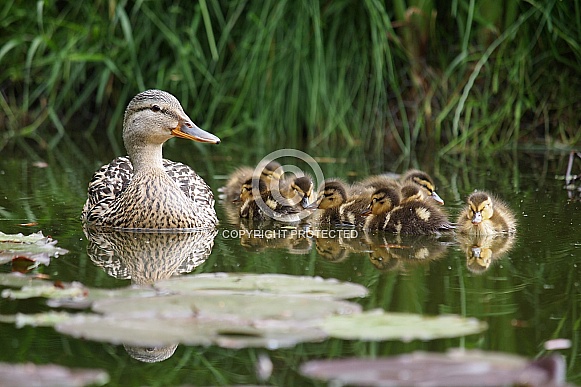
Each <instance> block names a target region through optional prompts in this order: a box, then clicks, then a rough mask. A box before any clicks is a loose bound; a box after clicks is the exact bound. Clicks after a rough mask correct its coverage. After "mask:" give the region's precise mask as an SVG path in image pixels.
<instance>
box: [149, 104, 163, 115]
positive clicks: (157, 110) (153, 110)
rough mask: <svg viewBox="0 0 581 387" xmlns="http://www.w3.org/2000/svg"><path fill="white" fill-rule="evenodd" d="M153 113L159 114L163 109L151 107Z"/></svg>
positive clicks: (157, 106)
mask: <svg viewBox="0 0 581 387" xmlns="http://www.w3.org/2000/svg"><path fill="white" fill-rule="evenodd" d="M151 111H152V112H156V113H157V112H160V111H161V108H160V107H159V105H151Z"/></svg>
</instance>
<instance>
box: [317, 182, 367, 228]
mask: <svg viewBox="0 0 581 387" xmlns="http://www.w3.org/2000/svg"><path fill="white" fill-rule="evenodd" d="M369 200H370V198H369V197H367V196H366V195H365V194H359V191H358V190H352V189H351V187H349V186H348V185H347V184H346V183H344V182H343V181H341V180H338V179H328V180H325V181H324V182H323V184H322V185H321V187H320V188H319V193H318V199H317V201H316V202H315V203H314V204H312V205H311V206H309V208H317V209H320V210H322V211H321V212H319V213H318V214H317V215H316V216H315V219H316V222H317V223H330V224H343V225H362V224H363V222H364V220H365V216H364V215H363V212H364V210H365V208H366V207H367V206H368V204H369Z"/></svg>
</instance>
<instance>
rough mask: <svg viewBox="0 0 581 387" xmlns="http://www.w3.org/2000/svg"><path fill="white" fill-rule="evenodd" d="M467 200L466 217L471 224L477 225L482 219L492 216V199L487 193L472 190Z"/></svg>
mask: <svg viewBox="0 0 581 387" xmlns="http://www.w3.org/2000/svg"><path fill="white" fill-rule="evenodd" d="M467 202H468V207H469V211H468V213H467V214H468V219H470V220H471V221H472V224H473V225H479V224H480V223H482V221H484V220H488V219H490V218H492V215H494V209H493V208H492V199H491V198H490V196H489V195H488V194H487V193H484V192H474V193H473V194H471V195H470V196H468V199H467Z"/></svg>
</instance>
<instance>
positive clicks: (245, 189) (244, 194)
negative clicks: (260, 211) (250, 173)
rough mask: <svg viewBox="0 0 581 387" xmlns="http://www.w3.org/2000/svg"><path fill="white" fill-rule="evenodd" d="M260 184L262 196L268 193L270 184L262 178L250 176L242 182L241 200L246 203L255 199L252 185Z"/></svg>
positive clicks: (259, 189)
mask: <svg viewBox="0 0 581 387" xmlns="http://www.w3.org/2000/svg"><path fill="white" fill-rule="evenodd" d="M256 184H258V192H259V194H260V195H261V196H262V195H264V194H266V193H268V186H267V185H266V183H265V182H264V180H262V179H254V178H250V179H248V180H246V181H245V182H244V183H242V187H241V188H240V200H239V201H241V202H242V203H246V202H248V201H250V200H254V199H255V197H254V195H253V194H252V186H253V185H256Z"/></svg>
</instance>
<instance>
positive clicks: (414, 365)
mask: <svg viewBox="0 0 581 387" xmlns="http://www.w3.org/2000/svg"><path fill="white" fill-rule="evenodd" d="M301 373H302V374H303V375H306V376H308V377H311V378H316V379H322V380H326V381H333V382H334V384H339V385H344V384H349V385H358V386H451V387H452V386H504V385H519V386H520V385H522V386H524V385H526V386H546V385H554V386H556V385H559V386H562V385H563V382H564V378H565V361H564V360H563V358H562V357H561V356H552V357H549V358H544V359H539V360H535V361H533V362H529V361H528V360H527V359H525V358H522V357H519V356H515V355H509V354H501V353H495V352H482V351H463V350H453V351H450V352H448V353H442V354H440V353H425V352H415V353H412V354H407V355H401V356H394V357H388V358H379V359H361V358H351V359H338V360H315V361H309V362H307V363H305V364H303V365H302V366H301Z"/></svg>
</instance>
